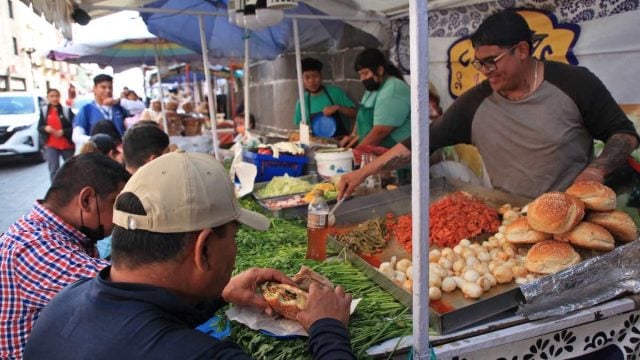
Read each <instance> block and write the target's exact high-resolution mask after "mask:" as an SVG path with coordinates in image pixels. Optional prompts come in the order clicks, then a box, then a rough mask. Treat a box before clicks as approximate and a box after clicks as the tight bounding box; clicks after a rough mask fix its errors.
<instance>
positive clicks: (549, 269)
mask: <svg viewBox="0 0 640 360" xmlns="http://www.w3.org/2000/svg"><path fill="white" fill-rule="evenodd" d="M579 262H580V255H578V253H577V252H576V251H575V250H574V249H573V248H572V247H571V245H569V244H567V243H564V242H561V241H555V240H545V241H542V242H539V243H537V244H535V245H533V246H532V247H531V249H529V253H528V254H527V258H526V259H525V260H524V267H525V268H527V270H529V271H531V272H535V273H539V274H553V273H556V272H558V271H560V270H562V269H566V268H568V267H569V266H571V265H575V264H577V263H579Z"/></svg>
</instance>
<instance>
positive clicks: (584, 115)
mask: <svg viewBox="0 0 640 360" xmlns="http://www.w3.org/2000/svg"><path fill="white" fill-rule="evenodd" d="M471 42H472V44H473V48H474V50H475V59H474V61H473V62H472V64H473V66H474V67H475V68H476V69H478V70H479V71H480V72H482V74H483V75H484V76H486V77H487V79H486V80H485V81H483V82H482V83H480V84H478V85H477V86H476V87H474V88H473V89H470V90H469V91H467V92H466V93H465V94H463V95H462V96H460V97H459V98H458V99H456V101H455V102H454V103H453V104H452V105H451V107H450V108H449V109H447V111H446V112H445V113H444V114H443V116H442V117H441V118H440V119H438V120H436V121H434V122H433V123H432V124H431V136H430V147H431V149H430V150H431V151H432V152H433V151H434V150H437V149H439V148H441V147H444V146H449V145H454V144H459V143H465V144H472V145H475V146H476V147H477V148H478V151H479V152H480V154H481V155H482V159H483V162H484V165H485V168H486V172H487V173H488V175H489V178H490V181H491V184H492V186H493V187H495V188H499V189H502V190H504V191H507V192H510V193H514V194H518V195H522V196H526V197H531V198H533V197H537V196H538V195H540V194H542V193H544V192H548V191H554V190H555V191H562V190H565V189H566V188H567V187H569V186H570V185H571V184H572V183H573V182H575V181H579V180H592V181H597V182H603V181H604V177H605V176H607V175H609V174H611V173H612V172H613V171H614V170H615V169H616V168H618V167H619V166H620V165H622V164H623V163H624V162H625V161H626V158H627V156H629V154H630V153H631V151H632V150H633V149H635V148H636V147H637V146H638V134H637V133H636V131H635V128H634V126H633V124H632V123H631V121H630V120H629V119H628V118H627V117H626V115H625V114H624V113H623V112H622V110H621V109H620V107H619V106H618V105H617V104H616V102H615V100H614V99H613V97H612V96H611V94H610V93H609V91H608V90H607V88H606V87H605V86H604V84H603V83H602V82H601V81H600V79H598V78H597V77H596V76H595V75H594V74H593V73H591V72H590V71H589V70H587V69H586V68H583V67H578V66H573V65H567V64H563V63H558V62H553V61H541V60H537V59H536V58H534V57H533V56H532V46H531V43H532V33H531V30H530V29H529V26H528V25H527V23H526V21H525V20H524V18H523V17H522V16H520V15H519V14H517V13H516V12H515V11H512V10H505V11H501V12H498V13H496V14H493V15H491V16H489V17H488V18H486V19H485V20H484V21H483V22H482V24H481V25H480V27H479V28H478V30H477V31H476V32H475V33H474V34H473V35H472V36H471ZM594 139H599V140H602V141H605V143H606V145H605V148H604V150H603V152H602V154H601V155H600V156H598V157H597V158H595V159H594V156H593V140H594ZM410 149H411V139H407V140H405V141H404V142H403V143H402V144H398V145H397V146H396V147H394V148H392V149H391V150H389V151H388V152H387V153H385V154H384V155H383V156H381V157H379V158H378V159H376V161H374V162H372V163H371V164H369V166H367V167H364V168H363V169H360V170H358V171H356V172H353V173H349V174H345V175H343V176H342V180H341V184H340V187H339V188H340V189H339V190H340V194H341V196H344V195H348V194H349V193H351V191H353V189H354V188H355V187H356V186H357V185H358V184H360V182H362V181H363V179H365V178H366V177H367V176H368V175H369V173H374V172H376V171H379V170H381V169H386V168H391V167H396V166H398V165H399V164H403V163H406V162H410V157H411V156H410Z"/></svg>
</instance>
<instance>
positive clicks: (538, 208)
mask: <svg viewBox="0 0 640 360" xmlns="http://www.w3.org/2000/svg"><path fill="white" fill-rule="evenodd" d="M583 217H584V203H583V202H582V201H580V200H579V199H577V198H576V197H573V196H571V195H568V194H565V193H561V192H549V193H545V194H542V195H540V196H539V197H538V198H536V199H535V200H534V201H533V202H532V203H531V204H530V205H529V208H528V210H527V220H528V222H529V225H530V226H531V228H532V229H534V230H537V231H542V232H545V233H549V234H564V233H566V232H569V231H571V229H573V228H574V227H575V226H576V225H578V223H579V222H580V221H581V220H582V218H583Z"/></svg>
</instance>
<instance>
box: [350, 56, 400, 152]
mask: <svg viewBox="0 0 640 360" xmlns="http://www.w3.org/2000/svg"><path fill="white" fill-rule="evenodd" d="M355 70H356V71H357V72H358V74H359V75H360V80H361V81H362V85H364V88H365V89H366V91H365V93H364V95H363V96H362V100H361V101H360V107H359V108H358V116H357V118H356V131H355V132H354V134H352V135H351V137H350V139H344V140H343V141H342V142H341V145H342V146H345V145H350V144H354V143H355V141H358V145H359V146H364V145H369V146H382V147H386V148H390V147H392V146H394V145H395V144H397V143H398V142H400V141H402V140H404V139H405V138H407V137H409V136H410V135H411V121H410V115H411V97H410V91H409V85H407V83H406V82H405V81H404V79H403V77H402V73H401V72H400V70H399V69H398V68H397V67H395V66H394V65H392V64H390V63H389V62H387V60H386V58H385V56H384V54H382V52H381V51H380V50H378V49H365V50H364V51H362V52H361V53H360V54H359V55H358V57H357V58H356V61H355Z"/></svg>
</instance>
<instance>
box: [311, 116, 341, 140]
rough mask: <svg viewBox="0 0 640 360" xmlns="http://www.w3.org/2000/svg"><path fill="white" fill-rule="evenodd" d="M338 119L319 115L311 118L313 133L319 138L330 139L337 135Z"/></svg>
mask: <svg viewBox="0 0 640 360" xmlns="http://www.w3.org/2000/svg"><path fill="white" fill-rule="evenodd" d="M336 128H337V125H336V118H334V117H333V116H325V115H324V114H323V113H317V114H315V115H313V116H312V117H311V131H313V135H315V136H317V137H324V138H330V137H332V136H333V135H335V133H336Z"/></svg>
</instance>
